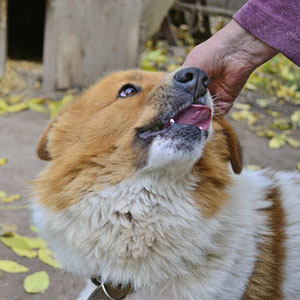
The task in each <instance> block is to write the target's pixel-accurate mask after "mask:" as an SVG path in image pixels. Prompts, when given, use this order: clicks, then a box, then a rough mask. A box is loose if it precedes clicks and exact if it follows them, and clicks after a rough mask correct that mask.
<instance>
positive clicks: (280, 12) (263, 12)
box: [233, 0, 300, 66]
mask: <svg viewBox="0 0 300 300" xmlns="http://www.w3.org/2000/svg"><path fill="white" fill-rule="evenodd" d="M233 18H234V20H235V21H236V22H237V23H238V24H240V25H241V26H242V27H243V28H245V29H246V30H247V31H248V32H250V33H251V34H252V35H253V36H256V37H257V38H258V39H260V40H261V41H264V42H265V43H267V44H268V45H270V46H271V47H274V48H275V49H277V51H279V52H281V53H283V54H284V55H285V56H286V57H288V58H289V59H291V60H292V61H293V62H294V63H296V64H297V65H298V66H300V1H299V0H286V1H284V0H249V1H248V2H247V3H246V4H245V5H244V6H243V7H242V8H241V9H240V10H239V11H238V12H237V13H236V14H235V15H234V16H233Z"/></svg>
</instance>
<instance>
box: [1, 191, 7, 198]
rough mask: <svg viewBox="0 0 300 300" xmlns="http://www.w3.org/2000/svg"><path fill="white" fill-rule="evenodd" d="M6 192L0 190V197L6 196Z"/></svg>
mask: <svg viewBox="0 0 300 300" xmlns="http://www.w3.org/2000/svg"><path fill="white" fill-rule="evenodd" d="M6 196H7V194H6V193H5V192H4V191H1V190H0V199H1V198H4V197H6Z"/></svg>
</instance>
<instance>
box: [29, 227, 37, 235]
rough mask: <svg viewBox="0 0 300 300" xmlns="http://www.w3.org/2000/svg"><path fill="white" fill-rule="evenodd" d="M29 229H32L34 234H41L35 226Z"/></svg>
mask: <svg viewBox="0 0 300 300" xmlns="http://www.w3.org/2000/svg"><path fill="white" fill-rule="evenodd" d="M29 229H30V230H31V231H32V232H34V233H38V232H39V231H38V229H37V228H36V227H35V226H33V225H30V226H29Z"/></svg>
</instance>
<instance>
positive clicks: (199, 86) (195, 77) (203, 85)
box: [173, 67, 209, 99]
mask: <svg viewBox="0 0 300 300" xmlns="http://www.w3.org/2000/svg"><path fill="white" fill-rule="evenodd" d="M173 80H174V82H175V84H176V85H177V86H180V87H182V88H183V89H184V90H185V91H187V92H189V93H191V94H192V95H193V96H194V99H197V98H198V97H201V96H203V95H204V94H205V93H206V92H207V88H208V86H209V78H208V76H207V74H206V73H205V72H204V71H203V70H201V69H199V68H196V67H188V68H184V69H181V70H179V71H178V72H177V73H176V74H175V75H174V78H173Z"/></svg>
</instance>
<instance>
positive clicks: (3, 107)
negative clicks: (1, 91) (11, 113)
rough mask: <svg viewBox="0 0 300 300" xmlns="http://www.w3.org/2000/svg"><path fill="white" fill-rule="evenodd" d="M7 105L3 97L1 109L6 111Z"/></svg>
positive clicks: (0, 100)
mask: <svg viewBox="0 0 300 300" xmlns="http://www.w3.org/2000/svg"><path fill="white" fill-rule="evenodd" d="M7 107H8V104H7V103H6V102H5V101H4V100H3V99H0V111H6V109H7Z"/></svg>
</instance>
